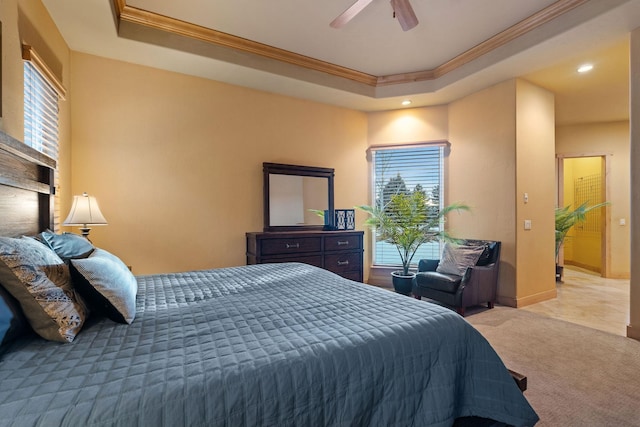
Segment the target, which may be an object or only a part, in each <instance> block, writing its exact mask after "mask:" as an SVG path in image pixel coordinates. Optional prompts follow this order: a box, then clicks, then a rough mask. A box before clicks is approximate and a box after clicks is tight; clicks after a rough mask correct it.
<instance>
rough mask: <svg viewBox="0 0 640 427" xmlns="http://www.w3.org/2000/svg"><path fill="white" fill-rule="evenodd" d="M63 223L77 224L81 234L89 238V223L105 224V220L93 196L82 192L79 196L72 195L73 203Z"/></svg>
mask: <svg viewBox="0 0 640 427" xmlns="http://www.w3.org/2000/svg"><path fill="white" fill-rule="evenodd" d="M63 224H64V225H79V226H80V231H81V232H82V236H83V237H85V238H86V239H87V240H88V239H89V231H90V230H91V228H90V227H89V226H90V225H107V220H106V219H105V218H104V215H102V212H100V208H99V207H98V201H97V200H96V198H95V197H93V196H89V195H88V194H87V193H82V195H81V196H73V204H72V205H71V211H70V212H69V215H68V216H67V219H65V220H64V222H63Z"/></svg>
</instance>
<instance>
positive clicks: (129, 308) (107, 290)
mask: <svg viewBox="0 0 640 427" xmlns="http://www.w3.org/2000/svg"><path fill="white" fill-rule="evenodd" d="M70 269H71V277H72V280H73V286H74V287H75V288H76V289H77V290H78V292H79V293H80V295H82V297H83V298H84V299H85V300H86V301H87V303H88V304H89V306H90V307H91V309H92V310H94V311H96V312H98V313H100V314H103V315H105V316H107V317H108V318H109V319H111V320H113V321H114V322H118V323H127V324H131V322H133V319H134V318H135V316H136V294H137V292H138V282H137V281H136V278H135V277H134V276H133V274H132V273H131V271H130V270H129V268H128V267H127V266H126V265H125V264H124V263H123V262H122V261H121V260H120V258H118V257H117V256H115V255H113V254H112V253H110V252H107V251H106V250H104V249H100V248H96V250H95V251H93V253H92V254H91V256H89V257H87V258H84V259H72V260H71V264H70Z"/></svg>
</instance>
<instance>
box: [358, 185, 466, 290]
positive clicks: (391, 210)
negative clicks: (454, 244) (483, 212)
mask: <svg viewBox="0 0 640 427" xmlns="http://www.w3.org/2000/svg"><path fill="white" fill-rule="evenodd" d="M430 202H431V200H430V199H429V197H428V196H427V195H426V194H425V193H424V192H423V191H413V192H411V193H406V192H401V193H397V194H394V195H393V196H391V198H390V199H389V201H388V202H387V203H386V204H384V205H382V206H366V205H362V206H357V208H358V209H360V210H362V211H364V212H366V213H368V214H369V218H367V220H366V221H365V225H367V226H369V227H371V228H372V229H374V230H375V232H376V238H377V239H378V240H379V241H385V242H387V243H390V244H392V245H394V246H395V247H396V249H397V250H398V253H399V254H400V259H401V261H402V270H399V271H394V272H392V273H391V276H392V281H393V286H394V289H395V290H396V292H398V293H402V294H405V295H408V294H410V293H411V281H412V279H413V276H414V275H415V273H411V272H410V271H409V268H410V266H411V261H412V260H413V257H414V255H415V254H416V251H417V250H418V248H419V247H420V246H422V245H423V244H425V243H428V242H432V241H436V240H449V241H451V240H455V239H453V238H451V236H449V235H448V234H447V232H446V231H444V230H441V228H440V222H441V220H444V219H445V217H446V215H447V214H448V213H449V212H451V211H454V210H458V211H459V210H470V208H469V207H468V206H467V205H464V204H461V203H454V204H451V205H449V206H446V207H444V208H442V209H439V208H438V206H437V205H434V204H431V203H430Z"/></svg>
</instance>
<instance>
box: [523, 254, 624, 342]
mask: <svg viewBox="0 0 640 427" xmlns="http://www.w3.org/2000/svg"><path fill="white" fill-rule="evenodd" d="M556 287H557V289H558V297H557V298H555V299H553V300H549V301H543V302H540V303H537V304H532V305H529V306H526V307H523V308H522V309H523V310H528V311H532V312H534V313H538V314H543V315H547V316H549V317H553V318H556V319H560V320H565V321H567V322H572V323H577V324H579V325H583V326H588V327H590V328H594V329H599V330H601V331H606V332H610V333H612V334H616V335H622V336H626V335H627V324H628V323H629V280H623V279H604V278H602V277H600V276H599V275H597V274H596V273H593V272H590V271H587V270H583V269H580V268H577V267H572V266H568V267H567V266H565V268H564V283H557V284H556Z"/></svg>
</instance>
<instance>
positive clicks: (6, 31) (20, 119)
mask: <svg viewBox="0 0 640 427" xmlns="http://www.w3.org/2000/svg"><path fill="white" fill-rule="evenodd" d="M0 21H2V49H1V51H2V73H1V76H2V117H0V129H1V130H2V131H4V132H6V133H7V134H9V135H11V136H12V137H14V138H16V139H18V140H20V141H23V140H24V94H23V90H24V77H23V75H24V71H23V62H22V50H21V46H22V44H28V45H30V46H32V47H33V49H34V50H35V51H36V52H37V53H38V55H39V56H40V57H41V58H42V59H43V60H44V62H45V63H46V64H47V66H48V67H49V68H50V69H51V70H52V71H53V72H54V74H55V75H56V77H57V78H58V79H59V80H60V81H61V82H62V84H63V85H64V86H65V87H66V89H67V91H68V89H69V79H70V66H69V64H70V55H71V53H70V51H69V48H68V46H67V44H66V43H65V41H64V39H63V38H62V35H61V34H60V32H59V31H58V29H57V27H56V26H55V24H54V23H53V21H52V19H51V17H50V16H49V14H48V12H47V10H46V9H45V7H44V6H43V5H42V3H41V2H40V1H34V0H23V1H16V0H2V2H0ZM59 107H60V111H59V117H60V125H59V133H60V157H59V160H58V168H59V169H60V170H61V171H69V170H70V162H71V151H70V146H71V120H70V111H71V108H70V102H69V98H68V97H67V100H66V101H60V103H59ZM69 187H70V174H69V173H63V174H62V175H61V177H60V180H59V181H58V188H57V191H58V194H59V200H60V201H61V203H62V207H61V211H62V212H66V211H67V210H68V209H69V206H70V197H71V196H70V193H69Z"/></svg>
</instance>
